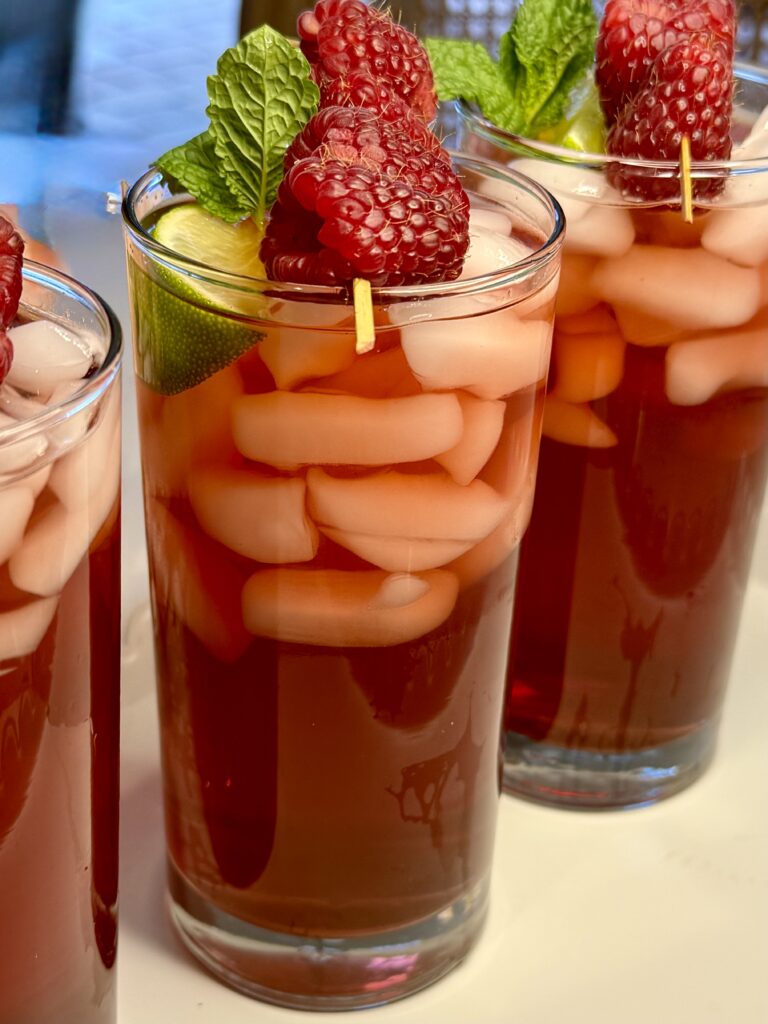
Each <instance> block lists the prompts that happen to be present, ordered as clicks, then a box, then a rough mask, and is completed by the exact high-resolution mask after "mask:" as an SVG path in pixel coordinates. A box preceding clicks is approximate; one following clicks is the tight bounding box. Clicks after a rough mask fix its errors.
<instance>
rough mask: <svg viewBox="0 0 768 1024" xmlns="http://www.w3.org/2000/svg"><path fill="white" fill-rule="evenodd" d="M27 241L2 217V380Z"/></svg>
mask: <svg viewBox="0 0 768 1024" xmlns="http://www.w3.org/2000/svg"><path fill="white" fill-rule="evenodd" d="M23 255H24V242H23V241H22V239H21V236H20V235H19V233H18V232H17V231H16V230H15V228H14V226H13V224H11V222H10V221H8V220H6V219H5V218H4V217H0V384H1V383H2V382H3V380H5V377H6V374H7V373H8V371H9V370H10V368H11V360H12V359H13V345H12V344H11V339H10V338H9V337H8V335H7V334H6V333H5V328H6V327H8V325H9V324H10V323H11V321H12V320H13V318H14V317H15V316H16V310H17V309H18V308H19V299H20V298H21V261H22V256H23Z"/></svg>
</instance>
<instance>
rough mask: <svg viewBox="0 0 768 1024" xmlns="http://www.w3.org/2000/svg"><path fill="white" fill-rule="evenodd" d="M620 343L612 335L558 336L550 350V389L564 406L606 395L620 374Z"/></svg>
mask: <svg viewBox="0 0 768 1024" xmlns="http://www.w3.org/2000/svg"><path fill="white" fill-rule="evenodd" d="M624 348H625V344H624V339H623V338H622V337H621V335H620V334H619V333H618V332H615V333H613V334H561V333H560V331H555V341H554V345H553V347H552V366H553V368H554V382H555V383H554V387H552V388H551V389H550V394H552V395H554V396H555V397H556V398H562V399H563V401H565V402H574V403H577V404H578V403H580V402H592V401H594V400H595V399H598V398H603V397H604V396H605V395H609V394H610V393H611V392H612V391H615V390H616V388H617V387H618V386H619V384H620V383H621V378H622V375H623V373H624Z"/></svg>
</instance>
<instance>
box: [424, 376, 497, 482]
mask: <svg viewBox="0 0 768 1024" xmlns="http://www.w3.org/2000/svg"><path fill="white" fill-rule="evenodd" d="M456 397H457V399H458V400H459V405H460V406H461V413H462V416H463V417H464V431H463V433H462V435H461V440H460V441H459V443H458V444H457V445H455V447H453V448H449V449H448V451H447V452H443V453H442V454H440V455H436V456H435V461H436V462H439V463H440V465H441V466H443V467H444V468H445V469H447V470H448V472H449V473H450V474H451V476H452V477H453V479H454V480H455V481H456V483H457V484H468V483H471V481H472V480H474V479H475V477H476V476H477V474H478V473H479V472H480V470H481V469H482V468H483V466H484V465H485V464H486V462H487V461H488V459H489V458H490V457H491V455H492V453H493V450H494V448H495V447H496V445H497V444H498V441H499V437H500V436H501V428H502V425H503V423H504V409H505V405H504V403H503V402H498V401H496V402H493V401H484V400H483V399H482V398H475V397H474V395H469V394H466V393H465V392H463V391H457V392H456Z"/></svg>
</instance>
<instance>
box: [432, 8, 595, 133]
mask: <svg viewBox="0 0 768 1024" xmlns="http://www.w3.org/2000/svg"><path fill="white" fill-rule="evenodd" d="M596 35H597V19H596V17H595V13H594V11H593V9H592V0H523V3H522V4H521V5H520V7H519V9H518V10H517V13H516V14H515V17H514V20H513V21H512V25H511V26H510V28H509V30H508V31H507V32H506V33H505V34H504V35H503V36H502V37H501V40H500V42H499V59H498V61H495V60H494V59H493V58H492V57H491V56H490V54H489V53H488V52H487V50H486V49H485V47H484V46H482V45H481V44H480V43H473V42H469V41H467V40H450V39H427V41H426V47H427V52H428V53H429V56H430V59H431V61H432V68H433V71H434V76H435V85H436V88H437V95H438V97H439V98H440V100H443V101H447V100H452V99H463V100H465V101H466V102H468V103H473V104H476V105H477V106H478V107H479V108H480V109H481V110H482V112H483V114H484V115H485V117H486V118H488V120H490V121H492V122H493V123H494V124H496V125H498V126H499V127H500V128H503V129H504V130H505V131H509V132H513V133H514V134H517V135H525V136H528V137H530V138H537V137H538V136H539V135H540V134H541V133H542V132H544V131H546V130H547V129H550V128H552V127H553V126H555V125H557V124H558V122H560V121H561V120H562V119H563V118H564V117H566V115H567V113H568V110H569V107H570V106H571V105H572V94H573V91H574V90H575V89H577V88H578V87H581V86H583V83H584V80H585V76H586V74H587V71H588V69H589V68H590V66H591V64H592V61H593V59H594V46H595V38H596ZM571 116H573V115H571Z"/></svg>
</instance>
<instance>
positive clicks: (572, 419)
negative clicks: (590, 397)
mask: <svg viewBox="0 0 768 1024" xmlns="http://www.w3.org/2000/svg"><path fill="white" fill-rule="evenodd" d="M542 432H543V434H544V436H545V437H548V438H550V439H551V440H553V441H560V442H561V443H562V444H573V445H578V446H579V447H582V448H612V447H613V446H614V445H616V444H618V439H617V437H616V435H615V434H614V432H613V431H612V430H611V428H610V427H609V426H608V425H607V424H606V423H603V421H602V420H601V419H600V417H599V416H598V415H597V413H595V412H594V411H593V410H592V409H591V408H590V407H589V406H588V405H573V404H572V403H571V402H563V401H562V400H561V399H559V398H555V397H553V396H549V397H548V398H547V401H546V403H545V405H544V427H543V431H542Z"/></svg>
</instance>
